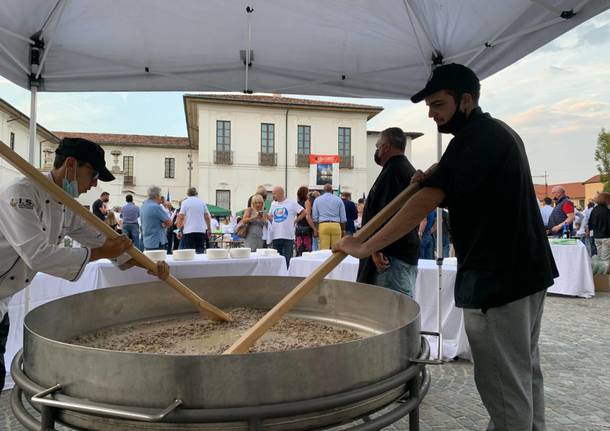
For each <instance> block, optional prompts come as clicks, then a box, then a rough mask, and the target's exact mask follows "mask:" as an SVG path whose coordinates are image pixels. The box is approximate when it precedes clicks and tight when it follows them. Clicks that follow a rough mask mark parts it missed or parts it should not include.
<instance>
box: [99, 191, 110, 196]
mask: <svg viewBox="0 0 610 431" xmlns="http://www.w3.org/2000/svg"><path fill="white" fill-rule="evenodd" d="M100 196H110V193H108V192H102V194H101V195H100Z"/></svg>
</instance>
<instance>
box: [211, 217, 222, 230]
mask: <svg viewBox="0 0 610 431" xmlns="http://www.w3.org/2000/svg"><path fill="white" fill-rule="evenodd" d="M210 221H211V222H212V233H214V232H218V230H219V228H220V223H219V222H218V219H217V218H216V217H212V219H211V220H210Z"/></svg>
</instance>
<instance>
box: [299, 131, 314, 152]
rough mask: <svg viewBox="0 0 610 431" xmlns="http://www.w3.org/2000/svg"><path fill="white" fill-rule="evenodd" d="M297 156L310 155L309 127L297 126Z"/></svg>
mask: <svg viewBox="0 0 610 431" xmlns="http://www.w3.org/2000/svg"><path fill="white" fill-rule="evenodd" d="M297 154H311V126H298V128H297Z"/></svg>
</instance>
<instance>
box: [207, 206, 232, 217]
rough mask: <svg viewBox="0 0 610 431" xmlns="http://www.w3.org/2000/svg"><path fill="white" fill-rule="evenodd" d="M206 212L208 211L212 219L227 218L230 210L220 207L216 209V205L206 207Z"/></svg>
mask: <svg viewBox="0 0 610 431" xmlns="http://www.w3.org/2000/svg"><path fill="white" fill-rule="evenodd" d="M208 211H210V214H211V215H212V216H213V217H229V216H230V215H231V211H230V210H228V209H226V208H222V207H217V206H216V205H208Z"/></svg>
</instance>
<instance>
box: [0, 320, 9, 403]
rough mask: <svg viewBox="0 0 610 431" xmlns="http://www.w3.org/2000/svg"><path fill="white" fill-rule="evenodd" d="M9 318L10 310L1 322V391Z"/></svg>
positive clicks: (0, 389)
mask: <svg viewBox="0 0 610 431" xmlns="http://www.w3.org/2000/svg"><path fill="white" fill-rule="evenodd" d="M8 329H9V319H8V312H7V313H6V314H5V315H4V318H3V319H2V321H1V322H0V392H2V389H3V388H4V378H5V377H6V369H5V368H4V352H5V351H6V339H7V338H8Z"/></svg>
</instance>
